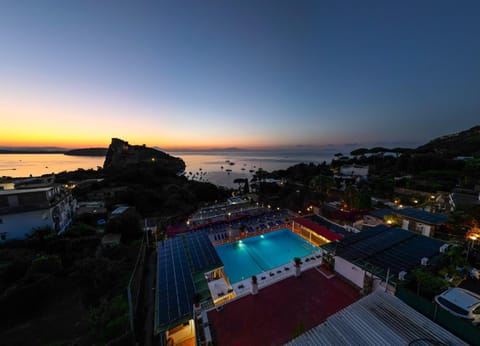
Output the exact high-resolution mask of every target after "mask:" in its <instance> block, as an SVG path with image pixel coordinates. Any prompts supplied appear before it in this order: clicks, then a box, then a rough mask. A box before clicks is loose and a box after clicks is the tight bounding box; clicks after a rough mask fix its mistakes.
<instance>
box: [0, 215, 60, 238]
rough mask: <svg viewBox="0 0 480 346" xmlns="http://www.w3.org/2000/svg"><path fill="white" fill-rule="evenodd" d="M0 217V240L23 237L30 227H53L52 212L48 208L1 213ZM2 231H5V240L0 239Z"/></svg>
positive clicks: (29, 231)
mask: <svg viewBox="0 0 480 346" xmlns="http://www.w3.org/2000/svg"><path fill="white" fill-rule="evenodd" d="M0 219H1V220H2V222H1V223H0V242H3V241H8V240H14V239H25V238H26V237H27V235H28V234H29V233H31V232H32V229H33V228H36V227H42V226H50V227H52V228H53V227H54V223H53V220H52V213H51V212H50V210H49V209H43V210H35V211H30V212H25V213H18V214H7V215H1V216H0ZM3 233H6V239H5V240H2V239H1V235H2V234H3Z"/></svg>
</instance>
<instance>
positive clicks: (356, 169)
mask: <svg viewBox="0 0 480 346" xmlns="http://www.w3.org/2000/svg"><path fill="white" fill-rule="evenodd" d="M335 179H337V180H342V181H347V180H348V181H355V182H359V181H360V180H367V179H368V166H360V165H348V166H341V167H340V170H339V172H338V174H335Z"/></svg>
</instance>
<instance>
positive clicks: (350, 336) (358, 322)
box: [287, 291, 467, 346]
mask: <svg viewBox="0 0 480 346" xmlns="http://www.w3.org/2000/svg"><path fill="white" fill-rule="evenodd" d="M420 340H422V341H423V342H422V343H420ZM415 341H417V342H418V343H417V345H427V344H428V345H467V344H466V343H465V342H463V341H462V340H461V339H459V338H457V337H456V336H454V335H453V334H451V333H450V332H448V331H446V330H445V329H443V328H442V327H440V326H439V325H437V324H436V323H435V322H432V321H431V320H429V319H428V318H427V317H425V316H423V315H422V314H420V313H419V312H417V311H415V310H414V309H412V308H411V307H409V306H408V305H407V304H405V303H403V302H402V301H401V300H400V299H398V298H397V297H395V296H392V295H390V294H387V293H384V292H378V291H377V292H375V293H372V294H370V295H368V296H366V297H364V298H362V299H360V300H359V301H357V302H356V303H353V304H352V305H350V306H348V307H347V308H345V309H343V310H342V311H340V312H338V313H336V314H335V315H333V316H330V317H329V318H328V319H327V321H326V322H325V323H322V324H320V325H318V326H317V327H315V328H313V329H311V330H309V331H308V332H306V333H304V334H303V335H301V336H299V337H298V338H296V339H294V340H292V341H291V342H289V343H288V344H287V345H288V346H297V345H298V346H300V345H413V342H415Z"/></svg>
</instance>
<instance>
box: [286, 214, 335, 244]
mask: <svg viewBox="0 0 480 346" xmlns="http://www.w3.org/2000/svg"><path fill="white" fill-rule="evenodd" d="M293 222H296V223H298V224H300V225H302V226H304V227H307V228H309V229H311V230H312V231H314V232H315V233H317V234H319V235H321V236H322V237H324V238H327V239H328V240H330V241H335V240H339V239H342V238H343V235H341V234H338V233H336V232H334V231H332V230H330V229H328V228H326V227H324V226H321V225H319V224H318V223H316V222H314V221H312V220H310V219H308V218H305V217H297V218H295V219H293Z"/></svg>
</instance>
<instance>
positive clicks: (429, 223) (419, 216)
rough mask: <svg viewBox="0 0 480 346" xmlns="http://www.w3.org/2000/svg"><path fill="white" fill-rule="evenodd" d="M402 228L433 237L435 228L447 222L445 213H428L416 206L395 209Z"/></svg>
mask: <svg viewBox="0 0 480 346" xmlns="http://www.w3.org/2000/svg"><path fill="white" fill-rule="evenodd" d="M395 215H396V217H397V218H398V220H399V222H400V224H401V225H402V228H403V229H406V230H409V231H413V232H417V233H420V234H422V235H424V236H427V237H433V236H434V234H435V230H437V229H438V228H439V227H440V226H441V225H443V224H445V223H446V222H447V219H448V216H447V215H446V214H438V213H430V212H428V211H425V210H422V209H418V208H404V209H398V210H396V211H395Z"/></svg>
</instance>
